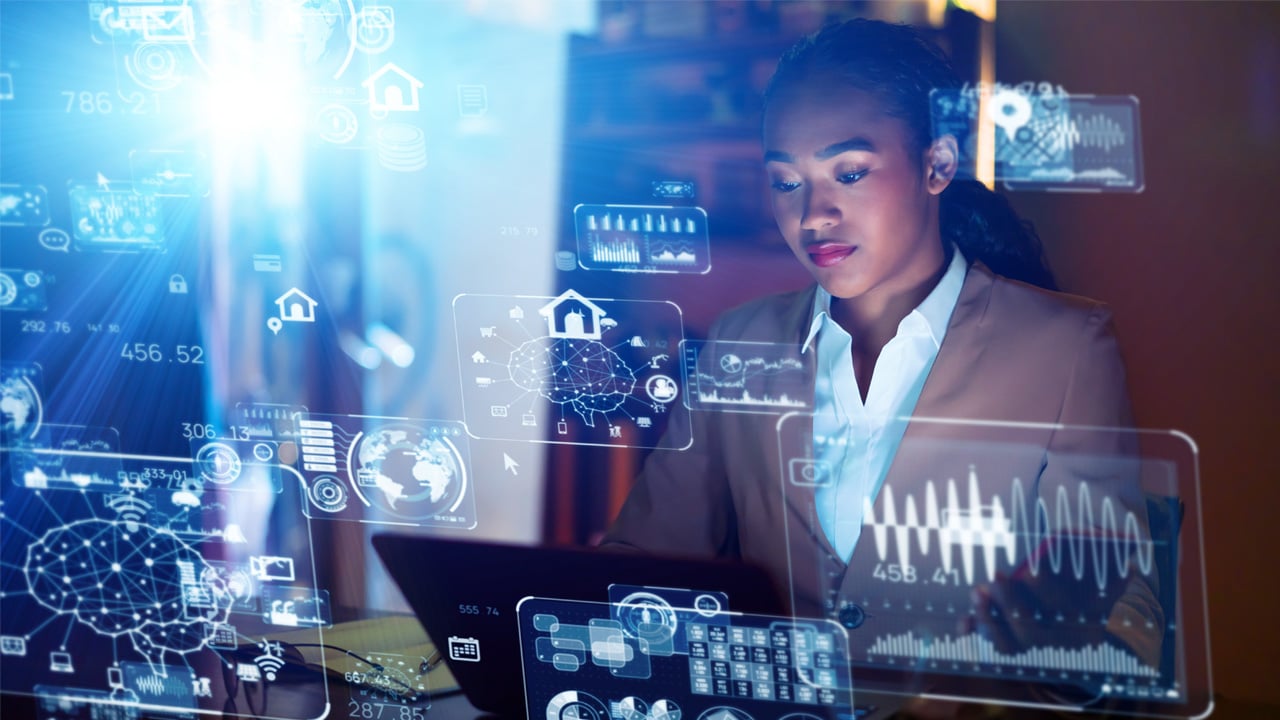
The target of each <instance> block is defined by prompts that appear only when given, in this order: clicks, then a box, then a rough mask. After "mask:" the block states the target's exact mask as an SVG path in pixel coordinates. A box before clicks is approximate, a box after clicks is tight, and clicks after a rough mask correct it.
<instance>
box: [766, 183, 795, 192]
mask: <svg viewBox="0 0 1280 720" xmlns="http://www.w3.org/2000/svg"><path fill="white" fill-rule="evenodd" d="M770 185H771V187H773V189H774V190H777V191H778V192H783V193H789V192H791V191H792V190H795V189H796V188H798V187H800V183H798V182H793V181H791V180H775V181H773V182H772V183H770Z"/></svg>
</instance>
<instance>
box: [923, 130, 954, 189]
mask: <svg viewBox="0 0 1280 720" xmlns="http://www.w3.org/2000/svg"><path fill="white" fill-rule="evenodd" d="M924 162H925V168H927V169H928V174H927V175H926V177H925V188H926V189H928V191H929V194H930V195H938V194H940V193H941V192H942V191H943V190H946V189H947V186H948V185H950V184H951V180H952V178H954V177H955V176H956V170H958V169H959V167H960V147H959V146H958V145H957V144H956V138H955V136H954V135H950V134H947V135H943V136H942V137H939V138H938V139H936V140H934V141H933V144H931V145H930V146H929V149H928V150H925V153H924Z"/></svg>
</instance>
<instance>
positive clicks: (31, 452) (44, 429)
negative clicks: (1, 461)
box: [7, 423, 128, 491]
mask: <svg viewBox="0 0 1280 720" xmlns="http://www.w3.org/2000/svg"><path fill="white" fill-rule="evenodd" d="M18 440H19V441H18V442H15V443H14V444H13V445H11V446H10V448H9V452H8V453H7V454H8V460H9V470H10V472H11V473H12V477H13V480H14V482H15V483H17V484H19V485H21V486H22V487H25V488H30V489H32V490H45V489H52V490H86V489H87V490H108V491H109V490H114V489H116V488H117V487H118V486H119V485H120V484H121V483H126V482H128V476H127V474H125V473H124V471H123V469H122V465H121V463H120V462H119V461H118V460H116V459H115V457H114V454H115V453H118V452H119V450H120V437H119V434H118V433H117V432H116V431H115V429H114V428H90V427H81V426H77V425H57V424H49V423H45V424H42V425H41V426H40V428H39V429H38V430H37V431H36V432H35V433H34V434H33V435H31V436H28V437H27V438H26V439H21V438H19V439H18Z"/></svg>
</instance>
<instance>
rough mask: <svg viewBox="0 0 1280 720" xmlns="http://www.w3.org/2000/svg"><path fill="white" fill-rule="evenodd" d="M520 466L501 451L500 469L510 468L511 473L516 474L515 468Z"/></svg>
mask: <svg viewBox="0 0 1280 720" xmlns="http://www.w3.org/2000/svg"><path fill="white" fill-rule="evenodd" d="M518 467H520V463H518V462H516V461H515V459H514V458H512V457H511V456H510V455H508V454H506V453H502V469H503V470H510V471H511V474H512V475H515V474H516V468H518Z"/></svg>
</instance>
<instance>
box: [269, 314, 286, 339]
mask: <svg viewBox="0 0 1280 720" xmlns="http://www.w3.org/2000/svg"><path fill="white" fill-rule="evenodd" d="M282 327H284V323H283V322H281V320H280V318H278V317H269V318H267V328H268V329H270V330H271V332H272V334H275V335H279V334H280V328H282Z"/></svg>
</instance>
